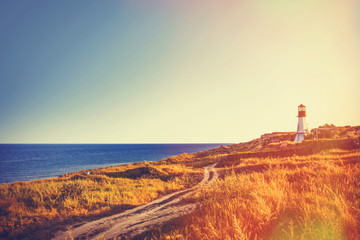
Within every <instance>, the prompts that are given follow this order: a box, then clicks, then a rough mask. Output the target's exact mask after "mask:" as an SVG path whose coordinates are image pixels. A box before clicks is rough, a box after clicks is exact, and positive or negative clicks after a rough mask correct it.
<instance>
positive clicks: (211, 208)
mask: <svg viewBox="0 0 360 240" xmlns="http://www.w3.org/2000/svg"><path fill="white" fill-rule="evenodd" d="M290 137H292V136H290ZM286 138H287V136H286V135H285V134H284V133H282V134H281V139H280V138H279V139H280V140H279V139H277V140H276V134H275V137H274V134H272V135H271V141H269V139H265V140H266V141H264V139H261V138H260V139H255V140H253V141H250V142H247V143H241V144H233V145H230V146H222V147H219V148H216V149H211V150H208V151H203V152H199V153H195V154H187V153H185V154H181V155H179V156H174V157H170V158H167V159H164V160H161V161H158V162H151V163H146V162H144V163H136V164H129V165H124V166H118V167H109V168H102V169H95V170H91V171H90V174H88V171H81V172H75V173H69V174H65V175H64V176H62V177H59V178H53V179H44V180H38V181H31V182H15V183H11V184H2V185H0V239H22V238H25V239H47V238H49V237H50V236H51V234H52V233H54V231H56V230H58V229H64V227H65V226H66V224H71V223H77V222H79V221H88V220H91V219H96V218H100V217H102V216H106V215H111V214H114V213H118V212H121V211H123V210H125V209H129V208H132V207H134V206H137V205H141V204H144V203H148V202H150V201H152V200H154V199H156V198H159V197H160V196H163V195H166V194H168V193H171V192H174V191H178V190H181V189H185V188H188V187H191V186H194V185H195V184H197V182H198V181H199V180H200V179H201V178H202V175H203V169H202V167H203V166H206V165H209V164H212V163H217V167H218V172H219V175H220V178H219V180H217V181H215V182H213V183H212V184H211V185H210V186H206V187H204V188H203V189H202V190H201V191H200V192H199V193H197V194H196V195H193V196H191V197H188V199H186V200H185V201H191V202H200V203H202V204H201V206H200V207H199V208H198V209H197V210H195V211H194V212H193V213H191V214H190V215H187V216H184V217H182V218H180V219H176V220H175V221H173V222H170V223H168V224H165V225H164V226H160V227H159V228H158V229H156V230H153V231H151V232H149V233H146V234H145V235H144V237H147V239H151V238H152V239H194V240H195V239H219V240H220V239H264V240H265V239H314V240H315V239H351V240H352V239H354V240H355V239H360V138H359V137H351V138H349V137H346V138H342V139H322V140H316V141H315V140H310V141H305V142H303V143H297V144H295V143H292V142H291V141H288V140H286ZM274 139H275V140H274Z"/></svg>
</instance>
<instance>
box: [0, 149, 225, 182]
mask: <svg viewBox="0 0 360 240" xmlns="http://www.w3.org/2000/svg"><path fill="white" fill-rule="evenodd" d="M219 146H221V144H0V184H1V183H9V182H14V181H30V180H34V179H41V178H49V177H55V176H59V175H61V174H64V173H67V172H75V171H79V170H84V169H93V168H99V167H105V166H112V165H119V164H124V163H133V162H142V161H144V160H146V161H156V160H160V159H163V158H166V157H170V156H174V155H178V154H181V153H184V152H187V153H194V152H199V151H202V150H208V149H211V148H216V147H219Z"/></svg>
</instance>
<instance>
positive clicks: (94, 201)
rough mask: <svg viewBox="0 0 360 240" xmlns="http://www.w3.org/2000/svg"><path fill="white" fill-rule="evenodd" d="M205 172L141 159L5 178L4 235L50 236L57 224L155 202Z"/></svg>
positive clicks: (0, 202) (0, 191)
mask: <svg viewBox="0 0 360 240" xmlns="http://www.w3.org/2000/svg"><path fill="white" fill-rule="evenodd" d="M201 175H202V169H194V168H192V167H186V166H184V165H180V164H161V163H139V164H131V165H127V166H120V167H109V168H104V169H96V170H92V171H91V172H90V175H88V174H87V171H83V172H76V173H71V174H66V175H65V176H62V177H59V178H53V179H44V180H38V181H31V182H15V183H11V184H2V185H0V238H5V239H8V238H10V239H18V238H28V239H32V238H37V239H46V238H48V235H47V234H48V233H51V232H52V231H54V226H57V227H61V226H62V225H64V224H65V223H71V222H75V221H79V220H81V219H85V220H86V219H89V218H94V217H100V216H104V215H109V214H113V213H116V212H121V211H122V210H124V209H128V208H131V207H134V206H137V205H141V204H144V203H147V202H150V201H152V200H154V199H156V198H159V197H160V196H163V195H165V194H168V193H171V192H174V191H178V190H181V189H184V188H187V187H191V186H193V185H194V184H196V182H197V180H198V179H197V178H198V177H199V176H201ZM55 228H56V227H55Z"/></svg>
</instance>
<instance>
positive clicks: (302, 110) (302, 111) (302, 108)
mask: <svg viewBox="0 0 360 240" xmlns="http://www.w3.org/2000/svg"><path fill="white" fill-rule="evenodd" d="M298 117H306V107H305V105H303V104H301V105H299V106H298Z"/></svg>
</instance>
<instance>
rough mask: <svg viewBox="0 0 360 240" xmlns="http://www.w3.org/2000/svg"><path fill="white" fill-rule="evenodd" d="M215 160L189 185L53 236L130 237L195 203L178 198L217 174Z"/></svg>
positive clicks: (174, 215) (84, 237) (214, 177)
mask: <svg viewBox="0 0 360 240" xmlns="http://www.w3.org/2000/svg"><path fill="white" fill-rule="evenodd" d="M215 165H216V163H215V164H213V165H210V166H207V167H204V169H205V172H204V178H203V179H202V181H201V182H200V183H199V184H198V185H196V186H195V187H193V188H190V189H185V190H181V191H178V192H175V193H172V194H169V195H166V196H164V197H162V198H159V199H157V200H155V201H152V202H150V203H148V204H144V205H141V206H138V207H136V208H133V209H130V210H127V211H124V212H122V213H119V214H115V215H112V216H108V217H104V218H101V219H98V220H96V221H91V222H88V223H85V224H83V225H74V226H72V227H70V229H69V231H64V232H62V231H61V232H58V233H57V234H56V235H55V237H54V238H53V239H55V240H64V239H65V238H67V239H71V237H70V235H69V233H71V236H72V237H73V238H74V239H97V238H99V237H104V238H105V239H113V238H114V237H117V236H126V237H129V238H131V237H134V236H136V235H138V234H141V233H143V232H145V231H148V230H150V229H152V228H153V227H154V226H155V225H157V224H161V223H164V222H167V221H169V220H171V219H173V218H176V217H179V216H181V215H183V214H187V213H190V212H191V211H193V210H194V209H195V207H196V203H186V204H178V203H179V202H180V200H181V199H182V198H184V197H186V196H188V195H190V194H192V193H194V192H196V191H199V189H200V187H201V186H203V185H206V184H209V183H210V182H212V181H214V180H216V179H217V178H218V173H217V171H216V169H215Z"/></svg>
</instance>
